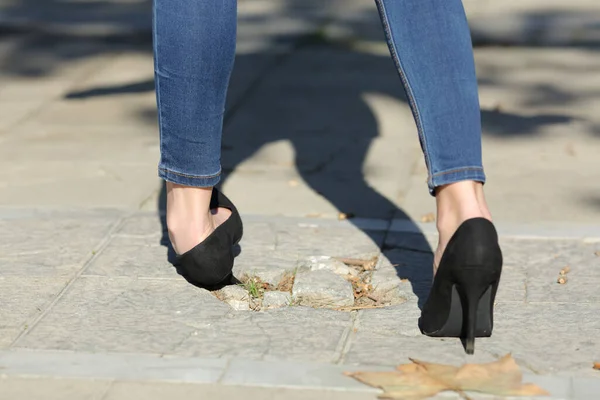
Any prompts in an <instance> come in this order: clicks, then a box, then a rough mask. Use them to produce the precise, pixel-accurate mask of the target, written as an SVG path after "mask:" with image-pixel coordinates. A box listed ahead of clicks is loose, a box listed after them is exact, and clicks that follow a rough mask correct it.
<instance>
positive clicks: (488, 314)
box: [456, 270, 498, 354]
mask: <svg viewBox="0 0 600 400" xmlns="http://www.w3.org/2000/svg"><path fill="white" fill-rule="evenodd" d="M465 272H466V271H465ZM467 277H468V278H467ZM465 278H467V279H466V280H462V279H459V280H462V282H460V283H457V284H456V291H457V292H458V295H459V298H460V303H461V307H462V315H463V320H462V332H461V336H460V337H461V340H462V341H463V345H464V347H465V352H466V353H467V354H474V352H475V337H481V336H489V335H491V329H492V324H493V322H492V321H493V306H494V304H493V301H494V297H495V293H496V290H497V287H498V281H497V279H496V278H497V277H496V276H495V274H493V273H490V272H489V271H485V270H470V271H468V275H467V274H465ZM480 320H481V321H480ZM478 322H480V323H478ZM482 326H483V327H485V328H481V327H482ZM488 327H489V328H488Z"/></svg>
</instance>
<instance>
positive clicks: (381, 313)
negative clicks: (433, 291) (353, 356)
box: [357, 302, 421, 337]
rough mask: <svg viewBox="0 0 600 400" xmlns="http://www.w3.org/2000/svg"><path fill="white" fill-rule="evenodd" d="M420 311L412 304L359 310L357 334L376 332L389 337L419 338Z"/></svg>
mask: <svg viewBox="0 0 600 400" xmlns="http://www.w3.org/2000/svg"><path fill="white" fill-rule="evenodd" d="M420 316H421V310H419V308H418V307H417V305H416V304H415V303H414V302H412V303H411V302H407V303H403V304H398V305H394V306H390V307H385V308H379V309H372V310H368V309H367V310H361V311H360V312H359V314H358V325H357V326H358V331H357V332H358V333H361V332H369V331H373V332H375V331H377V332H379V333H381V334H384V335H389V336H398V337H405V336H412V337H418V336H421V332H420V331H419V328H418V326H417V321H418V319H419V317H420Z"/></svg>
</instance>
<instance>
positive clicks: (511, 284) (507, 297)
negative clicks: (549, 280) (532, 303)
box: [496, 265, 527, 303]
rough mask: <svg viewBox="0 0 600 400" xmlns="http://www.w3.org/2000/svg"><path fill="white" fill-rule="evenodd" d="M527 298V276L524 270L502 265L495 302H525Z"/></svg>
mask: <svg viewBox="0 0 600 400" xmlns="http://www.w3.org/2000/svg"><path fill="white" fill-rule="evenodd" d="M526 296H527V274H526V272H525V270H524V268H519V267H513V266H511V265H504V266H503V267H502V276H501V278H500V285H499V286H498V292H497V294H496V302H497V303H498V302H509V301H514V302H525V300H526Z"/></svg>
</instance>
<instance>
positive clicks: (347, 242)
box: [277, 224, 384, 260]
mask: <svg viewBox="0 0 600 400" xmlns="http://www.w3.org/2000/svg"><path fill="white" fill-rule="evenodd" d="M383 238H384V232H377V231H362V230H360V229H358V228H355V227H344V228H332V227H328V226H319V225H318V224H315V225H304V226H298V225H296V226H284V227H281V228H279V229H277V250H279V251H285V252H290V253H296V254H297V255H298V257H300V258H303V257H310V256H314V255H315V254H321V255H328V256H331V257H340V258H359V259H365V260H369V259H371V258H373V257H376V256H378V255H379V253H380V250H379V249H380V247H381V245H382V244H383Z"/></svg>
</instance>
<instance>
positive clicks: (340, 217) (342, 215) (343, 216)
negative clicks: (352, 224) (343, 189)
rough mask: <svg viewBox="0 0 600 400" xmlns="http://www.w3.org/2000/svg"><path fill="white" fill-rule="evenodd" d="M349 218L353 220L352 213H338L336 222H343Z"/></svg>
mask: <svg viewBox="0 0 600 400" xmlns="http://www.w3.org/2000/svg"><path fill="white" fill-rule="evenodd" d="M350 218H354V214H352V213H343V212H341V213H339V214H338V220H340V221H343V220H345V219H350Z"/></svg>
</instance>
